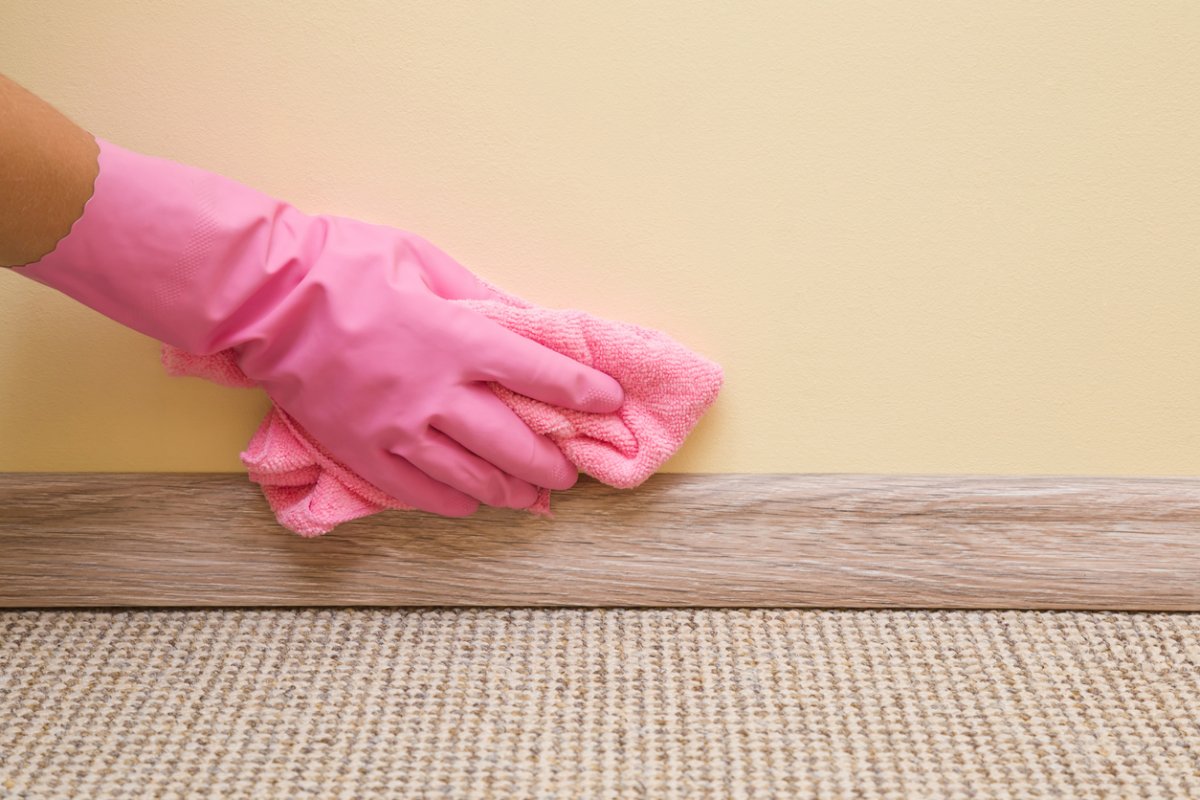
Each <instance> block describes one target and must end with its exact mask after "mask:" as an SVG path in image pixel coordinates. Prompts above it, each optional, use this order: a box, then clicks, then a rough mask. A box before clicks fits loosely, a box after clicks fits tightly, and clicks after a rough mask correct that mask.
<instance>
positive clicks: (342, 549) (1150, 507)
mask: <svg viewBox="0 0 1200 800" xmlns="http://www.w3.org/2000/svg"><path fill="white" fill-rule="evenodd" d="M554 509H555V513H556V517H555V518H554V519H541V518H534V517H532V516H529V515H525V514H523V513H520V512H513V511H504V510H499V509H484V510H481V511H480V512H479V513H477V514H476V515H475V516H473V517H470V518H468V519H465V520H454V519H447V518H442V517H436V516H432V515H428V514H423V513H418V512H398V511H392V512H386V513H384V514H379V515H376V516H374V517H369V518H366V519H362V520H357V521H355V522H351V523H347V524H345V525H343V526H341V527H339V528H338V529H337V530H336V531H334V532H333V533H330V534H328V535H326V536H323V537H319V538H316V539H302V538H300V537H298V536H296V535H294V534H292V533H290V532H288V531H285V530H284V529H282V528H280V527H279V526H278V525H277V524H276V523H275V520H274V517H273V516H272V515H271V513H270V511H269V509H268V508H267V507H266V503H265V501H264V499H263V498H262V496H261V494H259V491H258V487H257V486H255V485H254V484H252V483H250V482H249V481H248V480H247V478H246V477H245V476H244V475H240V474H224V473H222V474H212V473H120V474H109V473H72V474H62V473H0V606H4V607H57V606H112V605H119V606H125V605H128V606H217V605H248V606H274V605H314V606H315V605H417V606H429V605H508V606H792V607H796V606H815V607H860V608H862V607H877V608H883V607H913V608H1032V609H1065V608H1075V609H1127V610H1200V479H1197V478H1092V477H1040V476H1039V477H992V476H902V475H901V476H897V475H890V476H889V475H843V474H838V475H674V474H663V475H657V476H655V477H653V478H652V479H651V480H650V481H648V482H647V483H646V484H644V485H643V486H642V487H640V488H639V489H637V490H633V491H618V490H615V489H610V488H608V487H606V486H603V485H601V484H599V483H596V482H594V481H591V480H587V479H585V480H581V482H580V484H579V485H578V486H577V487H576V488H575V489H573V490H571V491H570V492H566V493H560V494H558V495H556V496H555V501H554Z"/></svg>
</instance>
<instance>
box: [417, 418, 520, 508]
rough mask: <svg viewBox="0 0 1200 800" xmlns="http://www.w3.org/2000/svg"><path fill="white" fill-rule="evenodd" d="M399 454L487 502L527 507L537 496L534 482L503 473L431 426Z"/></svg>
mask: <svg viewBox="0 0 1200 800" xmlns="http://www.w3.org/2000/svg"><path fill="white" fill-rule="evenodd" d="M396 452H398V453H401V451H396ZM401 454H402V455H403V456H404V457H405V458H407V459H408V460H409V461H411V462H412V463H413V465H415V466H416V467H418V468H420V469H421V470H422V471H423V472H425V473H426V474H427V475H429V476H430V477H431V478H434V479H435V480H438V481H441V482H442V483H444V484H446V485H447V486H449V487H451V488H453V489H457V490H458V491H460V492H462V493H464V494H466V495H469V496H470V497H473V498H475V499H477V500H479V501H480V502H483V503H487V504H488V505H490V506H496V507H498V508H527V507H529V506H531V505H533V501H534V500H536V499H537V493H538V490H537V487H536V486H534V485H533V484H531V483H529V482H527V481H523V480H521V479H520V478H515V477H513V476H512V475H508V474H506V473H505V472H503V471H502V470H501V469H500V468H498V467H497V466H496V465H494V464H490V463H488V462H487V461H484V460H483V459H482V458H480V457H479V456H477V455H475V454H474V453H472V452H470V451H468V450H467V449H466V448H465V447H463V446H462V445H460V444H459V443H458V442H456V441H454V440H453V439H451V438H450V437H449V436H447V435H446V434H444V433H442V432H441V431H438V430H435V429H433V428H430V429H428V430H427V431H426V432H425V433H424V434H422V435H421V436H420V438H419V439H418V440H417V441H416V442H413V443H406V444H405V445H404V450H403V451H402V453H401Z"/></svg>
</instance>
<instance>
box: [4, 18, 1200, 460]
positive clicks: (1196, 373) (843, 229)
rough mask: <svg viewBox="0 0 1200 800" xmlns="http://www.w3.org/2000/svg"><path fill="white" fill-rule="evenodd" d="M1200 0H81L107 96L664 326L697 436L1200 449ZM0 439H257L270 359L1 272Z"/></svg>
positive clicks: (120, 120) (119, 127) (136, 114)
mask: <svg viewBox="0 0 1200 800" xmlns="http://www.w3.org/2000/svg"><path fill="white" fill-rule="evenodd" d="M1197 37H1200V5H1198V4H1196V3H1194V2H1184V1H1180V2H1155V3H1133V2H1127V1H1126V0H1102V1H1090V2H1073V1H1069V2H1060V3H1032V2H1016V1H1015V0H1000V2H976V1H975V0H971V1H970V2H958V1H955V0H950V1H949V2H939V3H922V4H909V3H895V2H888V1H886V0H879V1H878V2H863V1H862V0H851V1H850V2H845V3H818V2H809V1H807V0H805V1H804V2H795V1H793V0H780V1H779V2H766V1H763V2H749V3H743V2H720V3H716V2H714V3H705V2H690V1H689V0H669V1H668V0H660V1H659V2H653V3H640V2H637V3H635V2H622V1H621V0H613V1H612V2H603V3H552V2H522V1H520V0H505V1H504V2H493V3H476V2H464V1H463V0H454V1H453V2H447V0H438V1H437V2H378V3H341V2H330V1H329V0H292V2H287V3H284V2H278V3H276V2H232V1H231V2H223V3H217V2H197V3H169V4H168V3H157V2H155V3H151V2H104V3H92V2H82V1H77V2H66V0H58V1H57V2H45V1H44V0H5V2H4V3H3V4H2V5H0V71H3V72H5V73H7V74H8V75H10V76H11V77H13V78H14V79H16V80H17V81H19V82H22V83H24V84H25V85H27V86H28V87H29V88H31V89H32V90H34V91H36V92H38V93H40V94H41V95H42V96H44V97H46V98H47V99H48V100H50V101H51V102H53V103H55V104H56V105H58V106H59V107H60V108H61V109H63V110H64V111H65V112H67V113H68V114H69V115H71V116H72V117H73V118H74V119H76V120H77V121H78V122H79V123H81V124H82V125H84V126H85V127H87V128H88V129H89V130H91V131H92V132H94V133H96V134H98V135H100V136H103V137H105V138H108V139H110V140H113V141H115V142H117V143H119V144H123V145H125V146H127V147H131V148H134V149H139V150H142V151H144V152H148V153H153V154H156V155H162V156H167V157H170V158H174V159H177V160H181V161H187V162H190V163H193V164H197V165H199V166H202V167H206V168H209V169H212V170H216V171H219V172H223V173H225V174H228V175H230V176H233V177H235V178H237V179H239V180H242V181H244V182H246V183H249V184H251V185H253V186H256V187H258V188H260V189H263V190H265V191H268V192H271V193H274V194H276V195H279V196H282V197H286V198H288V199H290V200H292V201H293V202H295V203H296V204H297V205H299V206H300V207H301V208H303V209H305V210H308V211H313V212H318V211H324V212H330V213H340V214H346V215H352V216H358V217H360V218H363V219H368V220H370V221H373V222H380V223H387V224H393V225H397V226H399V227H404V228H407V229H410V230H414V231H417V232H419V233H422V234H423V235H425V236H427V237H428V238H430V239H431V240H432V241H434V242H435V243H437V244H438V245H440V246H441V247H442V248H443V249H445V250H447V251H448V252H450V253H451V254H452V255H454V256H455V257H456V258H458V259H459V260H460V261H462V262H463V263H464V264H466V265H467V266H468V267H470V268H471V269H473V270H475V271H476V272H478V273H479V274H481V275H483V276H484V277H486V278H487V279H489V280H490V281H492V282H494V283H496V284H498V285H500V286H504V287H506V288H507V289H509V290H510V291H513V292H515V293H517V294H520V295H523V296H525V297H527V298H528V299H530V300H533V301H535V302H538V303H541V304H543V305H551V306H569V307H577V308H584V309H587V310H589V311H591V312H593V313H596V314H599V315H603V316H608V317H613V318H619V319H625V320H629V321H633V322H637V323H640V324H643V325H648V326H652V327H657V328H661V329H663V330H666V331H667V332H669V333H670V334H672V335H674V336H675V337H677V338H679V339H681V340H682V341H684V342H686V343H688V344H689V345H691V346H692V347H694V348H696V349H698V350H700V351H701V352H704V353H705V354H707V355H709V356H711V357H712V358H714V359H716V360H718V361H719V362H721V363H722V364H723V365H724V366H725V367H726V370H727V376H728V377H727V387H726V389H725V392H724V394H723V396H722V397H721V399H720V400H719V402H718V404H717V406H716V407H715V408H714V409H713V411H712V412H711V414H710V415H709V417H707V418H706V420H705V421H704V422H703V424H702V425H701V427H700V429H699V430H698V431H697V432H696V434H695V435H694V437H693V438H692V440H690V441H689V443H688V445H687V446H686V447H685V449H684V450H683V451H682V452H681V453H679V454H678V456H677V457H676V458H674V459H673V460H672V461H671V462H670V463H669V464H668V466H667V469H668V470H671V471H690V472H723V471H746V472H771V471H787V472H791V471H796V472H809V471H817V472H826V471H831V472H833V471H837V472H840V471H866V472H893V471H903V472H907V471H913V472H994V473H1013V472H1033V473H1079V474H1095V473H1113V474H1164V475H1165V474H1197V473H1200V313H1198V312H1197V309H1198V307H1200V91H1198V90H1197V87H1200V48H1198V47H1197V46H1196V41H1197ZM0 318H2V319H3V320H4V325H3V330H2V331H0V392H2V394H0V442H2V446H0V469H4V470H239V469H240V468H241V466H240V463H239V461H238V458H237V453H238V451H239V450H240V449H241V448H242V447H243V446H244V445H245V443H246V440H247V439H248V438H249V436H250V434H251V432H252V431H253V430H254V428H255V426H256V425H257V423H258V421H259V419H260V417H261V415H262V413H263V412H264V410H265V409H266V400H265V396H264V395H262V394H261V393H260V392H257V391H246V390H235V389H227V388H223V387H218V386H213V385H210V384H207V383H204V382H203V381H200V380H198V379H175V378H168V377H166V376H165V375H164V374H163V372H162V370H161V367H160V366H159V364H158V360H157V353H158V346H157V344H156V343H155V342H153V341H152V340H150V339H148V338H146V337H144V336H142V335H141V334H137V333H134V332H131V331H128V330H125V329H122V328H120V327H119V326H118V325H116V324H115V323H112V322H110V321H108V320H106V319H105V318H103V317H101V316H99V315H98V314H96V313H94V312H92V311H90V310H89V309H86V308H83V307H82V306H78V305H76V304H74V303H73V301H70V300H69V299H67V298H64V297H62V296H58V295H55V294H54V293H53V292H52V291H51V290H49V289H47V288H46V287H43V286H41V285H39V284H35V283H33V282H32V281H24V280H23V279H19V278H18V277H17V276H15V275H13V274H11V273H3V274H0Z"/></svg>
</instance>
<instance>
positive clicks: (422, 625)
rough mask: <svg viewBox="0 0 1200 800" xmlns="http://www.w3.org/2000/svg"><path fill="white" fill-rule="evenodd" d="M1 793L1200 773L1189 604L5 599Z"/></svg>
mask: <svg viewBox="0 0 1200 800" xmlns="http://www.w3.org/2000/svg"><path fill="white" fill-rule="evenodd" d="M0 796H3V797H17V798H43V797H62V798H76V797H79V798H84V797H86V798H102V797H155V798H158V797H164V798H170V797H249V796H254V797H323V798H324V797H347V798H349V797H364V796H377V797H378V796H383V797H414V798H433V797H438V798H482V797H523V798H524V797H528V798H592V797H595V798H627V797H654V798H708V797H720V798H726V797H728V798H755V797H780V798H817V797H820V798H842V797H845V798H907V797H912V798H935V797H936V798H966V797H972V798H980V797H1017V798H1025V797H1028V798H1035V797H1036V798H1045V797H1088V798H1102V797H1113V798H1116V797H1200V614H1150V613H1078V612H1016V611H999V612H973V611H815V610H776V609H689V610H662V609H653V610H649V609H646V610H643V609H511V608H510V609H443V608H435V609H287V610H259V609H250V610H203V611H184V610H170V611H138V610H119V611H113V610H88V611H57V612H55V611H9V612H3V613H0Z"/></svg>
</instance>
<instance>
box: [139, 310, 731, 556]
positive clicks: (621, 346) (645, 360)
mask: <svg viewBox="0 0 1200 800" xmlns="http://www.w3.org/2000/svg"><path fill="white" fill-rule="evenodd" d="M488 288H489V289H491V290H492V292H493V295H494V297H493V299H488V300H452V301H450V302H453V303H459V304H462V305H466V306H469V307H471V308H473V309H475V310H476V311H478V312H480V313H482V314H484V315H486V316H487V317H488V318H490V319H492V320H494V321H495V322H497V323H498V324H500V325H502V326H503V327H505V328H507V329H508V330H510V331H513V332H515V333H518V334H520V335H522V336H525V337H526V338H529V339H532V340H534V341H536V342H539V343H541V344H543V345H545V346H546V347H549V348H551V349H553V350H557V351H558V352H560V353H562V354H563V355H566V356H569V357H570V358H573V359H575V360H577V361H580V362H582V363H584V364H587V365H588V366H591V367H594V368H596V369H598V370H600V371H602V372H605V373H607V374H608V375H610V376H612V377H613V378H615V379H616V380H617V381H618V382H619V383H620V384H621V386H622V388H624V390H625V402H624V404H623V405H622V406H621V408H619V409H618V410H617V411H616V412H614V413H611V414H589V413H586V412H581V411H575V410H573V409H568V408H562V407H558V406H552V405H549V404H547V403H543V402H540V401H538V400H534V399H532V398H529V397H525V396H523V395H519V394H516V393H515V392H512V391H510V390H508V389H506V388H505V387H503V386H500V385H499V384H496V383H492V384H489V386H490V387H491V389H492V391H494V392H495V393H496V395H497V396H498V397H499V398H500V399H501V400H503V401H504V402H505V403H506V404H507V405H508V406H509V407H510V408H512V410H513V411H514V412H515V413H516V414H517V416H519V417H520V418H521V419H522V420H523V421H524V422H525V423H526V424H527V425H529V427H530V428H531V429H533V431H534V432H536V433H540V434H545V435H546V436H548V437H549V438H550V439H551V440H552V441H553V442H554V443H555V444H557V445H558V446H559V448H561V449H562V451H563V453H564V454H565V455H566V456H567V458H568V459H569V460H570V461H571V462H572V463H574V464H575V466H576V467H577V468H578V469H579V470H580V471H581V472H584V473H586V474H588V475H591V476H592V477H594V478H596V479H597V480H599V481H601V482H603V483H606V484H608V485H610V486H614V487H617V488H621V489H632V488H634V487H636V486H638V485H639V484H641V483H642V482H644V481H645V480H646V479H647V478H649V477H650V476H651V475H652V474H654V472H655V471H656V470H657V469H658V468H659V467H660V466H661V465H662V464H663V462H665V461H666V460H667V459H668V458H669V457H670V456H671V455H672V454H673V453H674V452H675V451H676V450H677V449H678V448H679V446H680V445H681V444H683V441H684V440H685V439H686V438H687V436H688V434H689V433H690V432H691V431H692V429H693V428H694V427H695V425H696V423H697V422H698V421H699V420H700V418H701V416H703V414H704V412H705V411H707V410H708V408H709V406H711V405H712V403H713V402H714V401H715V400H716V397H717V393H718V392H719V391H720V389H721V385H722V383H723V381H724V373H723V371H722V369H721V367H720V366H719V365H718V364H716V363H714V362H713V361H710V360H709V359H707V358H705V357H704V356H701V355H699V354H698V353H695V352H693V351H691V350H689V349H688V348H686V347H685V346H683V345H682V344H680V343H679V342H677V341H675V340H674V339H672V338H671V337H669V336H667V335H666V334H665V333H663V332H661V331H657V330H653V329H651V328H645V327H642V326H640V325H635V324H632V323H628V322H618V321H613V320H606V319H602V318H599V317H595V316H592V315H591V314H588V313H586V312H583V311H578V310H573V309H550V308H543V307H540V306H537V305H534V304H532V303H528V302H526V301H524V300H522V299H520V298H518V297H516V296H514V295H511V294H508V293H506V292H503V291H501V290H499V289H497V288H495V287H493V286H489V287H488ZM162 364H163V367H164V368H165V369H166V371H167V372H168V374H170V375H173V376H177V377H185V376H191V377H199V378H205V379H208V380H211V381H214V382H216V383H220V384H223V385H226V386H234V387H247V388H249V387H253V386H255V385H256V384H255V383H254V382H253V381H252V380H251V379H249V378H247V377H246V375H245V374H244V373H243V372H242V371H241V369H239V367H238V365H237V362H236V361H235V360H234V357H233V352H232V351H231V350H224V351H222V352H219V353H216V354H213V355H209V356H197V355H195V354H192V353H189V352H187V351H184V350H181V349H179V348H178V347H174V346H172V345H169V344H164V345H163V348H162ZM240 456H241V461H242V463H243V464H244V465H245V467H246V469H247V473H248V476H249V478H250V479H251V480H252V481H254V482H255V483H257V484H259V486H260V487H261V489H262V492H263V495H264V496H265V497H266V500H267V502H268V504H269V505H270V507H271V510H272V511H273V512H274V513H275V518H276V519H277V520H278V521H279V524H280V525H282V526H283V527H285V528H287V529H289V530H291V531H293V532H294V533H297V534H299V535H301V536H306V537H308V536H319V535H321V534H324V533H328V532H329V531H331V530H333V529H334V528H335V527H336V526H337V525H339V524H341V523H343V522H348V521H350V520H353V519H357V518H359V517H364V516H367V515H369V514H374V513H377V512H379V511H384V510H387V509H396V510H412V508H413V507H412V506H410V505H406V504H404V503H402V502H400V501H399V500H396V499H395V498H393V497H391V496H389V495H387V494H385V493H384V492H382V491H380V490H379V489H378V488H376V487H375V486H374V485H372V484H370V483H369V482H367V481H366V480H364V479H363V478H361V477H359V476H358V475H357V474H356V473H354V472H353V471H352V470H350V469H349V468H348V467H346V466H345V465H344V464H342V463H340V462H339V461H338V460H337V459H335V458H334V457H332V456H331V455H330V454H329V453H328V452H327V451H326V450H325V449H324V448H323V447H322V446H321V444H320V443H319V442H317V441H316V440H314V439H313V438H312V437H311V436H309V435H308V433H307V432H306V431H305V430H304V427H303V426H302V425H301V424H300V423H299V422H298V421H297V420H296V419H294V418H293V417H291V416H290V415H289V414H288V413H287V412H286V411H284V410H283V409H281V408H279V407H278V406H274V405H273V406H272V407H271V409H270V411H269V412H268V413H267V415H266V416H265V417H264V418H263V420H262V423H261V424H260V425H259V427H258V430H257V431H255V433H254V435H253V436H252V437H251V439H250V442H249V443H248V445H247V446H246V449H245V450H243V451H242V452H241V454H240ZM526 510H528V511H529V512H530V513H533V514H541V515H550V513H551V512H550V490H548V489H544V488H543V489H542V490H541V491H540V492H539V494H538V498H537V500H536V501H535V502H534V504H533V505H531V506H530V507H529V508H528V509H526Z"/></svg>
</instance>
